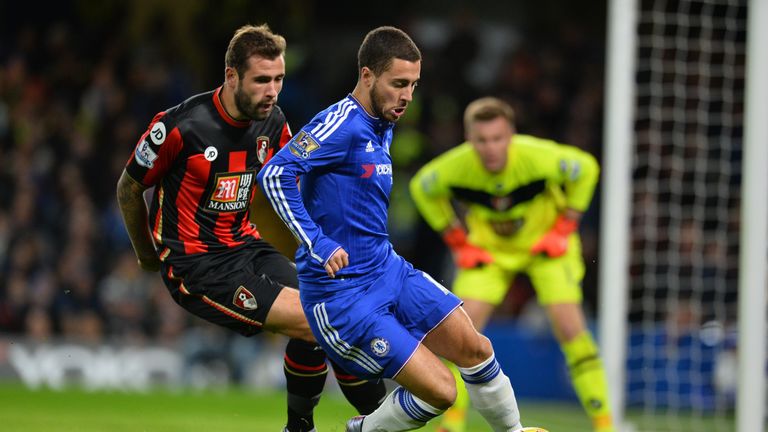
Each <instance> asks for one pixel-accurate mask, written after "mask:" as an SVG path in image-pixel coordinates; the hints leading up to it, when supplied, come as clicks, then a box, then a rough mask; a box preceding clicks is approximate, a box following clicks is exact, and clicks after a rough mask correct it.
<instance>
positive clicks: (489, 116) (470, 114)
mask: <svg viewBox="0 0 768 432" xmlns="http://www.w3.org/2000/svg"><path fill="white" fill-rule="evenodd" d="M496 117H504V118H505V119H507V121H508V122H509V124H510V125H513V126H514V124H515V110H513V109H512V107H511V106H510V105H509V104H508V103H506V102H504V101H503V100H501V99H498V98H495V97H490V96H489V97H483V98H480V99H476V100H474V101H472V102H470V104H469V105H467V109H465V110H464V130H469V127H470V126H471V125H472V123H474V122H478V121H488V120H493V119H495V118H496Z"/></svg>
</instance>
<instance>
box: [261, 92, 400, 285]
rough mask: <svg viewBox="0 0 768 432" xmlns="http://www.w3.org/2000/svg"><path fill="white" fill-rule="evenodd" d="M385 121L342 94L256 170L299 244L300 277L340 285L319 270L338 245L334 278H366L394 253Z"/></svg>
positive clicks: (388, 133)
mask: <svg viewBox="0 0 768 432" xmlns="http://www.w3.org/2000/svg"><path fill="white" fill-rule="evenodd" d="M393 126H394V123H391V122H388V121H385V120H382V119H379V118H376V117H372V116H370V115H369V114H368V113H367V112H366V111H365V109H364V108H363V107H362V106H361V105H360V104H359V103H358V101H357V100H355V99H354V98H353V97H352V95H349V96H347V97H346V98H344V99H342V100H341V101H340V102H338V103H336V104H334V105H331V106H330V107H329V108H327V109H326V110H324V111H322V112H320V113H319V114H317V115H316V116H315V117H314V118H313V119H312V121H310V122H309V123H308V124H307V125H306V126H304V127H303V128H302V129H301V131H299V133H297V134H296V135H295V136H294V137H293V139H292V140H291V141H290V142H289V143H288V144H287V145H286V146H285V147H283V149H282V150H280V151H279V152H278V153H277V154H276V155H275V156H274V157H273V158H272V159H271V160H270V162H269V163H268V164H267V165H265V166H264V168H262V170H261V171H260V172H259V175H258V181H259V184H260V185H261V188H262V190H263V191H264V193H265V195H266V196H267V198H268V199H269V201H270V202H271V204H272V206H273V207H274V209H275V211H276V212H277V214H278V215H279V216H280V218H281V219H282V220H283V222H285V224H286V225H287V226H288V227H289V228H290V230H291V232H292V233H293V235H294V236H295V237H296V238H297V239H298V240H299V242H300V243H301V245H300V246H299V249H298V251H297V252H296V265H297V268H298V273H299V280H300V281H303V282H307V283H311V284H312V285H320V286H322V287H323V289H325V290H326V291H333V290H337V289H343V288H342V286H345V284H334V283H333V281H334V279H331V278H330V277H329V276H328V275H327V274H326V271H325V268H324V266H325V264H326V263H327V262H328V260H329V259H330V257H331V256H332V255H333V253H334V252H336V251H337V250H338V249H339V248H340V247H341V248H344V250H346V251H347V253H348V254H349V266H348V267H345V268H343V269H342V270H340V271H339V272H337V273H336V277H337V279H340V278H342V277H357V276H364V275H365V276H371V275H373V274H375V273H377V270H378V269H380V267H381V265H382V264H383V263H384V262H385V260H386V259H387V258H388V257H390V255H391V254H393V253H394V251H393V249H392V244H391V243H390V241H389V234H388V233H387V210H388V207H389V194H390V191H391V189H392V159H391V158H390V155H389V146H390V144H391V143H392V129H393ZM297 179H298V180H299V184H297ZM299 186H300V189H301V192H299Z"/></svg>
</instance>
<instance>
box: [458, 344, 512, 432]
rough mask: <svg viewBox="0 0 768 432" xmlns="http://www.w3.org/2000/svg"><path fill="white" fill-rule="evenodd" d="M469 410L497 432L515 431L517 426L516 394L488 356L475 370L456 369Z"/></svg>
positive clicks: (472, 368)
mask: <svg viewBox="0 0 768 432" xmlns="http://www.w3.org/2000/svg"><path fill="white" fill-rule="evenodd" d="M459 372H461V377H462V378H463V379H464V383H465V384H466V387H467V393H469V400H470V401H471V402H472V406H473V407H474V408H475V409H476V410H477V411H478V412H479V413H480V414H481V415H482V416H483V418H485V420H486V421H487V422H488V424H490V425H491V428H493V430H494V431H496V432H510V431H516V430H518V429H520V428H522V427H523V426H522V425H521V424H520V411H519V410H518V409H517V401H516V400H515V392H514V391H513V390H512V384H511V383H510V382H509V378H507V376H506V375H504V372H503V371H502V370H501V367H499V363H498V362H497V361H496V356H494V355H491V357H489V358H488V359H487V360H485V361H484V362H482V363H480V364H479V365H477V366H472V367H468V368H459Z"/></svg>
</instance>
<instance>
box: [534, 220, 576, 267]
mask: <svg viewBox="0 0 768 432" xmlns="http://www.w3.org/2000/svg"><path fill="white" fill-rule="evenodd" d="M578 226H579V221H577V220H575V219H569V218H567V217H565V216H563V215H560V216H558V217H557V220H556V221H555V224H554V225H553V226H552V229H550V230H549V231H548V232H547V233H546V234H544V237H542V238H540V239H539V241H538V242H536V244H535V245H533V247H532V248H531V253H533V254H538V253H542V252H544V253H546V254H547V255H549V256H550V257H552V258H555V257H559V256H561V255H563V254H564V253H565V251H566V250H568V236H569V235H571V233H573V232H574V231H576V228H578Z"/></svg>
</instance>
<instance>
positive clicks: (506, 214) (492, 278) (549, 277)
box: [410, 97, 614, 432]
mask: <svg viewBox="0 0 768 432" xmlns="http://www.w3.org/2000/svg"><path fill="white" fill-rule="evenodd" d="M464 130H465V133H466V136H467V142H465V143H463V144H461V145H459V146H457V147H455V148H453V149H451V150H449V151H447V152H446V153H444V154H443V155H441V156H439V157H437V158H435V159H434V160H432V161H431V162H429V163H428V164H427V165H425V166H424V167H423V168H421V170H419V172H418V173H417V174H416V176H415V177H414V178H413V179H412V180H411V184H410V188H411V195H412V196H413V199H414V201H415V202H416V206H417V207H418V209H419V211H420V212H421V214H422V215H423V217H424V218H425V219H426V221H427V223H429V225H430V226H431V227H432V228H433V229H434V230H436V231H438V232H440V233H442V236H443V239H444V240H445V243H446V244H447V245H448V247H449V248H450V249H451V251H452V252H453V257H454V260H455V262H456V265H457V266H458V272H457V274H456V279H455V282H454V285H453V292H454V293H455V294H456V295H457V296H458V297H460V298H461V299H462V300H463V301H464V309H465V310H466V311H467V313H468V314H469V316H470V317H471V318H472V320H473V322H474V324H475V326H476V327H477V328H478V330H482V329H483V328H484V327H485V325H486V324H487V322H488V319H489V317H490V316H491V313H492V312H493V309H494V308H495V307H496V306H497V305H499V304H500V303H501V302H502V300H503V299H504V297H505V296H506V293H507V290H508V289H509V287H510V285H511V282H512V280H513V278H514V277H515V275H516V274H517V273H519V272H525V273H527V274H528V276H529V278H530V279H531V282H532V284H533V286H534V289H535V290H536V295H537V298H538V301H539V303H540V304H541V305H542V306H543V307H544V308H545V309H546V311H547V314H548V316H549V319H550V322H551V323H552V326H553V329H554V333H555V336H556V337H557V340H558V342H559V344H560V348H561V349H562V351H563V353H564V354H565V359H566V361H567V364H568V368H569V370H570V375H571V381H572V383H573V386H574V388H575V390H576V393H577V395H578V397H579V400H580V401H581V404H582V405H583V407H584V409H585V411H586V412H587V414H588V415H589V416H590V417H591V419H592V422H593V425H594V430H595V431H597V432H609V431H614V428H613V425H612V422H611V416H610V408H609V406H608V389H607V384H606V377H605V370H604V368H603V365H602V362H601V361H600V357H599V354H598V349H597V345H596V344H595V341H594V339H593V338H592V335H591V334H590V332H589V330H588V329H587V327H586V325H585V318H584V313H583V311H582V308H581V302H582V293H581V280H582V278H583V276H584V261H583V259H582V256H581V243H580V240H579V236H578V233H577V228H578V224H579V219H580V217H581V214H582V212H583V211H584V210H586V208H587V207H588V206H589V203H590V201H591V199H592V194H593V192H594V189H595V184H596V183H597V179H598V175H599V166H598V164H597V162H596V160H595V159H594V157H592V156H591V155H590V154H588V153H586V152H584V151H582V150H579V149H577V148H575V147H571V146H566V145H561V144H558V143H555V142H553V141H549V140H545V139H540V138H536V137H532V136H528V135H520V134H515V128H514V111H513V110H512V107H510V106H509V105H508V104H506V103H505V102H503V101H501V100H499V99H496V98H491V97H486V98H482V99H478V100H475V101H474V102H472V103H470V104H469V105H468V106H467V109H466V111H465V112H464ZM452 200H456V201H459V202H461V203H463V204H464V205H465V206H466V210H467V211H466V215H465V217H464V224H462V222H461V221H460V220H459V217H458V216H457V214H456V212H455V211H454V208H453V206H452ZM464 226H466V229H465V228H464ZM454 373H455V372H454ZM457 381H458V383H459V386H458V387H459V396H458V398H457V401H456V404H455V405H454V406H453V408H451V409H450V410H449V411H447V412H446V413H445V416H444V417H443V423H442V424H441V429H440V430H444V431H450V432H461V431H463V430H464V424H465V416H466V406H467V400H468V398H467V397H466V390H465V389H464V387H463V386H462V385H461V380H457Z"/></svg>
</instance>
